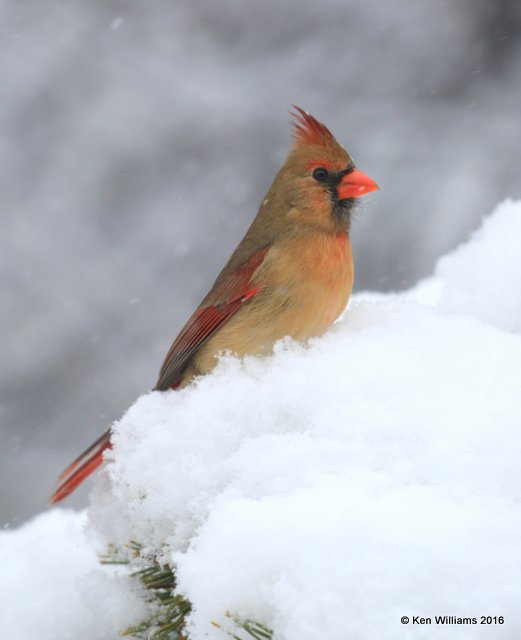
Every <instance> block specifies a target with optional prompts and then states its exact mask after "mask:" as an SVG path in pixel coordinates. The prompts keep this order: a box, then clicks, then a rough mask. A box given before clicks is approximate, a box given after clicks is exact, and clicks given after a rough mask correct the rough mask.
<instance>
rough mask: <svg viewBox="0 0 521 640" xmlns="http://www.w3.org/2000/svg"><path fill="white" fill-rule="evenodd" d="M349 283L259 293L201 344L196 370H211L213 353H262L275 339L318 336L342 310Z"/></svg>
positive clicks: (213, 362) (331, 283)
mask: <svg viewBox="0 0 521 640" xmlns="http://www.w3.org/2000/svg"><path fill="white" fill-rule="evenodd" d="M351 287H352V283H351V282H349V281H347V282H346V281H345V279H343V280H338V281H336V282H329V283H327V284H324V283H311V284H309V283H308V284H306V285H305V286H303V287H302V288H301V290H300V291H299V292H295V291H293V292H292V295H288V292H286V291H280V292H279V295H278V296H277V295H275V296H274V295H273V291H272V292H271V294H270V295H269V296H266V297H265V298H264V297H263V296H259V298H258V299H256V300H252V301H251V303H249V304H248V305H247V306H245V307H244V308H243V309H241V310H240V311H239V312H238V313H237V314H236V315H235V316H234V317H233V318H231V319H230V321H229V322H228V323H227V324H226V325H225V326H224V327H222V329H220V330H219V331H218V332H217V333H216V334H215V335H214V336H213V337H212V338H210V340H209V341H208V342H207V343H206V345H204V346H203V347H202V348H201V349H200V350H199V352H198V354H197V356H196V361H195V364H196V367H197V371H198V372H199V373H206V372H207V371H210V370H211V369H212V368H213V367H214V366H215V364H216V362H217V360H216V356H217V355H218V354H219V353H222V352H225V351H231V352H232V353H234V354H236V355H238V356H245V355H264V354H268V353H270V352H271V351H272V349H273V345H274V344H275V342H277V340H280V339H282V338H284V337H286V336H289V337H291V338H293V339H295V340H298V341H304V340H307V339H308V338H311V337H314V336H318V335H321V334H322V333H323V332H324V331H325V330H326V329H327V328H328V327H329V325H330V324H331V323H332V322H334V321H335V320H336V319H337V318H338V316H339V315H340V313H342V311H343V310H344V308H345V306H346V304H347V301H348V299H349V295H350V293H351Z"/></svg>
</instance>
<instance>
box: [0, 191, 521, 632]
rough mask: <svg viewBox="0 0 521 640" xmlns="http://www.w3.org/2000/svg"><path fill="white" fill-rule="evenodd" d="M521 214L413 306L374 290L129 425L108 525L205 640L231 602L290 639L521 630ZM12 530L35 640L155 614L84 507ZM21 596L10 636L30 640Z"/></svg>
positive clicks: (148, 406) (223, 365)
mask: <svg viewBox="0 0 521 640" xmlns="http://www.w3.org/2000/svg"><path fill="white" fill-rule="evenodd" d="M520 219H521V203H512V202H507V203H505V204H503V205H501V206H500V207H498V209H497V210H496V211H495V213H494V214H493V215H492V216H490V217H489V218H488V219H487V220H486V221H485V223H484V225H483V227H482V229H481V230H480V231H479V232H478V233H476V234H475V235H474V236H473V238H472V239H471V240H470V241H469V243H467V244H466V245H464V246H463V247H460V248H459V249H458V250H456V251H455V252H454V253H453V254H451V255H450V256H447V257H446V258H444V259H442V260H441V261H440V263H439V265H438V267H437V271H436V275H435V277H434V278H433V279H431V280H430V281H427V282H424V283H421V285H419V286H418V287H417V288H416V290H415V291H413V292H411V293H410V294H409V296H408V297H407V296H400V295H389V296H378V297H377V298H375V297H373V298H370V299H364V298H363V296H357V298H356V299H355V300H354V301H353V302H352V303H351V304H350V307H349V310H348V312H347V313H346V314H345V315H344V317H343V318H342V319H341V320H340V321H339V322H337V323H336V324H335V326H334V327H333V328H332V329H331V330H330V331H329V332H328V333H327V334H326V335H324V336H323V337H322V338H320V339H317V340H314V341H312V342H311V343H310V344H309V345H299V344H296V343H294V342H292V341H290V340H286V341H283V342H282V343H280V344H279V345H278V346H277V349H276V352H275V354H274V355H273V356H271V357H267V358H246V359H245V360H244V361H242V362H241V361H239V360H237V359H235V358H233V357H231V356H226V357H223V358H222V360H221V362H220V364H219V366H218V367H217V369H216V370H215V372H214V373H213V374H211V375H208V376H206V377H204V378H201V379H199V380H198V381H197V383H196V384H195V385H193V386H192V387H190V388H187V389H183V390H181V391H176V392H173V391H172V392H166V393H158V392H152V393H149V394H147V395H145V396H142V397H141V398H140V399H139V400H138V401H137V402H136V403H135V404H134V406H133V407H131V408H130V409H129V411H128V412H127V413H126V415H125V416H124V417H123V419H122V420H121V421H120V422H119V423H117V424H116V425H115V426H114V449H113V451H112V452H111V453H110V459H111V460H110V464H108V465H107V467H106V470H105V471H104V472H103V473H101V474H99V476H98V479H97V482H96V488H95V491H94V494H93V500H92V507H91V509H90V511H89V528H90V531H91V532H92V531H95V532H96V535H97V536H101V537H102V538H104V539H105V540H106V541H110V542H126V541H128V540H131V539H132V540H138V541H139V542H141V543H143V544H144V545H145V547H146V550H147V551H150V552H152V553H156V554H157V553H161V554H162V558H163V559H164V560H165V561H169V562H173V563H175V564H176V565H177V568H178V578H179V589H180V591H181V592H182V593H184V594H185V595H186V596H187V597H188V598H189V599H190V600H191V602H192V603H193V605H194V611H193V613H192V615H191V618H190V627H189V631H190V639H191V640H203V639H205V640H206V639H210V640H218V639H220V640H224V639H225V638H226V637H228V636H227V635H226V633H225V632H223V631H222V630H221V629H219V628H216V627H215V626H213V625H212V624H211V623H212V621H213V622H217V623H220V624H223V625H226V624H229V623H228V622H227V619H226V618H225V612H227V611H231V612H232V613H233V614H234V615H237V616H239V617H241V618H244V619H253V620H255V621H258V622H260V623H263V624H265V625H267V626H268V627H270V628H272V629H273V630H274V633H275V638H276V639H278V640H311V639H313V640H316V638H319V637H320V638H327V639H328V640H345V639H346V638H361V639H364V640H380V639H381V640H384V639H385V640H402V639H403V638H408V637H411V638H413V637H414V638H437V637H440V638H441V637H445V638H447V637H451V638H458V639H460V638H461V639H468V640H470V639H472V640H474V639H476V638H485V637H486V638H491V637H494V638H495V639H496V640H497V639H508V640H517V639H518V638H519V637H520V635H521V616H520V614H519V611H518V610H519V600H520V597H521V586H520V582H519V575H520V574H521V545H520V542H519V531H520V530H521V508H520V504H519V488H520V487H519V462H518V460H519V425H520V424H521V402H519V384H520V383H519V381H520V379H521V336H520V335H518V334H517V333H515V331H517V330H518V329H519V328H520V325H519V322H520V320H519V318H520V311H521V270H520V266H519V265H520V264H521V261H520V260H519V259H517V261H516V260H515V255H516V246H517V247H518V248H517V256H519V255H521V252H520V251H519V248H520V247H519V243H520V242H521V233H520V232H521V228H520ZM485 263H486V264H487V265H488V266H487V267H485V266H483V265H484V264H485ZM419 300H422V302H420V301H419ZM485 301H486V302H485ZM68 527H72V529H73V533H72V534H71V533H70V532H69V533H68V532H67V528H68ZM2 535H3V538H2V537H0V543H1V541H2V539H4V541H5V549H6V552H5V555H6V557H8V558H11V557H16V556H13V554H17V555H18V557H17V560H12V562H13V564H12V569H11V572H12V573H13V574H15V575H16V576H17V579H18V580H19V581H20V587H19V588H20V589H21V588H22V586H23V585H24V584H27V581H28V580H29V577H30V576H31V577H32V575H33V573H35V572H36V573H38V574H39V575H38V580H37V584H39V585H40V589H38V592H39V593H40V591H41V601H38V603H37V608H36V614H35V616H34V617H32V618H31V620H29V619H26V620H24V623H25V624H26V625H28V627H27V628H30V627H31V625H33V628H34V634H33V636H32V637H38V638H39V639H40V640H48V639H51V638H58V637H59V638H65V637H67V636H66V635H59V633H58V632H57V631H56V630H57V629H63V628H65V629H66V630H67V632H69V630H71V629H72V631H71V632H70V633H71V634H72V635H71V636H70V637H74V638H78V639H80V640H83V638H84V637H85V639H86V638H87V637H89V638H96V637H100V638H101V637H103V638H115V637H117V630H121V629H122V628H125V627H127V626H129V625H130V624H132V623H133V622H135V621H136V618H139V615H138V614H139V613H140V612H141V614H142V609H139V606H138V605H137V604H136V602H137V595H136V594H134V593H131V592H130V588H129V587H128V585H127V583H126V582H125V580H124V576H122V575H119V576H115V577H113V576H112V575H111V574H109V573H105V574H103V580H101V581H100V576H99V574H100V568H99V567H96V561H95V557H94V555H93V551H92V545H93V543H92V542H89V540H88V539H87V538H86V537H85V534H84V533H83V531H82V529H81V526H80V523H79V517H78V519H76V520H75V519H74V517H73V516H72V515H71V514H67V513H63V512H60V511H55V512H51V513H49V514H46V515H45V516H42V517H40V518H39V519H37V520H36V521H34V522H33V523H31V524H29V525H26V527H25V528H22V529H21V530H20V531H17V532H9V533H4V534H2ZM49 537H51V538H52V537H55V538H56V540H55V541H54V542H53V541H51V542H49ZM25 549H27V550H28V555H27V556H26V551H25ZM73 550H74V553H76V554H77V556H74V553H73ZM42 556H45V557H44V560H43V562H42ZM73 556H74V557H73ZM62 564H64V565H66V566H64V567H62ZM56 567H58V569H57V568H56ZM95 567H96V568H95ZM2 574H3V575H5V574H4V572H2ZM98 583H99V584H100V585H101V586H99V593H98V587H97V585H98ZM7 585H8V586H9V583H7ZM65 592H66V594H67V595H66V594H65ZM100 593H101V595H99V594H100ZM0 597H2V601H4V602H5V600H6V597H7V596H0ZM67 598H69V600H68V603H70V604H68V607H67V611H66V612H63V611H61V612H60V611H59V609H60V606H61V605H60V603H63V602H64V601H65V600H66V599H67ZM11 602H12V603H13V609H12V614H11V617H10V618H8V619H7V623H8V624H7V627H6V628H7V630H8V633H5V634H1V633H0V637H2V638H3V637H6V638H8V639H9V640H22V639H23V640H25V638H30V637H31V636H30V634H29V633H28V632H27V633H26V635H16V633H17V632H15V631H13V629H15V628H16V627H15V624H16V620H17V619H19V618H20V616H21V615H22V614H21V612H22V611H25V609H23V608H22V605H21V604H17V602H16V601H15V600H11ZM107 602H110V603H111V604H110V607H109V606H108V605H107ZM23 606H24V607H26V606H27V603H24V605H23ZM96 607H99V608H100V609H101V610H102V613H101V614H100V615H99V616H98V617H97V618H96V620H95V621H94V622H93V623H92V624H93V625H94V626H93V629H94V631H93V632H92V633H90V634H89V635H88V636H87V635H85V636H83V635H81V633H80V632H79V631H78V629H80V628H81V629H83V627H84V626H85V625H86V624H87V623H86V622H85V620H86V619H87V617H88V616H89V615H90V616H92V615H93V614H92V611H95V610H96ZM46 608H48V609H50V611H51V613H50V614H48V618H46V624H47V627H44V628H43V631H42V626H41V624H39V623H40V620H39V618H40V616H42V617H44V616H45V615H46V614H45V612H44V611H45V609H46ZM482 615H483V616H503V617H504V624H499V623H498V624H496V625H494V629H490V628H489V626H488V625H481V624H480V617H481V616H482ZM53 616H55V617H53ZM60 616H61V617H60ZM403 616H409V618H410V620H411V622H410V624H409V625H407V626H406V625H404V624H402V622H401V618H402V617H403ZM414 616H419V617H430V618H431V621H432V623H431V624H430V625H429V624H426V625H417V624H415V623H414V622H413V620H414ZM435 616H455V617H460V618H470V619H472V618H475V619H476V624H472V623H470V624H460V625H457V624H454V625H451V626H450V628H449V629H446V628H445V626H446V625H443V626H442V625H437V624H436V623H435ZM36 622H38V626H36ZM53 625H54V626H53ZM413 627H414V628H413ZM53 629H54V633H55V635H53ZM411 629H412V630H411ZM0 630H1V627H0ZM36 630H37V631H38V633H36ZM89 631H90V629H89ZM96 633H97V634H98V635H96ZM103 633H104V634H105V635H103Z"/></svg>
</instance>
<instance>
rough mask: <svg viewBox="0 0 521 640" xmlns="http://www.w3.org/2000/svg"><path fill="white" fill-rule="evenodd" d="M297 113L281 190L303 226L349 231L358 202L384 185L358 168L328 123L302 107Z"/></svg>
mask: <svg viewBox="0 0 521 640" xmlns="http://www.w3.org/2000/svg"><path fill="white" fill-rule="evenodd" d="M294 109H295V111H294V112H293V113H292V116H293V118H294V122H293V146H292V148H291V150H290V153H289V155H288V157H287V159H286V162H285V164H284V165H283V167H282V168H281V170H280V171H279V174H278V175H277V178H276V180H275V183H274V185H273V186H274V187H275V191H276V192H279V193H278V195H279V196H282V197H283V199H284V200H285V204H286V206H287V207H289V210H290V212H291V213H290V215H292V217H294V218H297V219H298V220H299V221H300V222H304V223H310V224H313V225H320V226H322V227H329V228H332V229H339V228H340V229H348V228H349V221H350V213H351V211H352V209H353V206H354V203H355V201H356V199H357V198H359V197H360V196H363V195H365V194H366V193H370V192H371V191H375V190H376V189H378V186H377V184H376V182H374V180H372V179H371V178H370V177H369V176H367V175H365V174H364V173H362V172H361V171H360V170H359V169H357V168H356V167H355V164H354V162H353V159H352V158H351V156H350V155H349V154H348V153H347V151H346V150H345V149H344V148H343V147H342V146H341V145H340V144H339V143H338V142H337V141H336V140H335V138H334V136H333V134H332V133H331V132H330V131H329V129H328V128H327V127H326V126H325V125H323V124H322V123H321V122H318V120H316V119H315V118H314V117H313V116H312V115H310V114H309V113H307V112H306V111H304V110H303V109H301V108H300V107H296V106H295V107H294ZM279 190H280V191H279Z"/></svg>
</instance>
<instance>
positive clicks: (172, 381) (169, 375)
mask: <svg viewBox="0 0 521 640" xmlns="http://www.w3.org/2000/svg"><path fill="white" fill-rule="evenodd" d="M268 249H269V247H264V248H263V249H260V250H259V251H257V252H256V253H254V254H253V255H252V256H251V257H250V258H249V259H248V260H247V261H246V262H245V263H244V264H243V265H242V266H241V267H239V268H238V269H236V270H235V271H233V272H232V273H229V274H226V272H224V275H221V276H219V278H218V279H217V280H216V282H215V284H214V286H213V288H212V290H211V291H210V293H209V294H208V295H207V296H206V298H205V299H204V301H203V304H202V305H201V306H200V307H199V308H198V309H197V310H196V311H195V313H194V314H193V315H192V317H191V318H190V319H189V320H188V322H187V323H186V325H185V326H184V327H183V329H182V330H181V333H180V334H179V335H178V336H177V338H176V339H175V341H174V344H173V345H172V347H171V348H170V351H169V352H168V354H167V356H166V358H165V361H164V362H163V366H162V367H161V373H160V375H159V381H158V383H157V385H156V387H155V388H156V389H158V390H160V391H164V390H166V389H168V388H170V387H173V388H175V387H176V386H178V385H179V384H180V382H181V380H182V376H183V372H184V370H185V369H186V367H187V366H188V364H189V361H190V359H191V358H192V357H193V355H194V354H195V353H196V351H197V350H198V349H199V348H200V347H201V346H202V345H203V344H204V343H205V342H206V341H207V340H208V338H209V337H210V336H211V335H213V334H214V333H215V332H216V331H217V329H219V327H220V326H222V325H223V324H224V323H226V322H227V321H228V320H229V319H230V318H231V317H232V316H233V315H234V313H236V312H237V311H238V310H239V309H240V308H241V306H242V305H243V304H244V303H245V302H246V301H247V300H249V299H250V298H252V297H253V296H254V295H255V294H256V293H257V291H258V287H257V286H255V285H254V284H252V277H253V274H254V273H255V271H256V270H257V269H258V267H259V266H260V265H261V264H262V261H263V260H264V257H265V255H266V253H267V252H268ZM110 435H111V434H110V429H109V430H108V431H106V432H105V433H104V434H103V435H102V436H101V437H100V438H98V439H97V440H96V442H94V443H93V444H92V445H91V446H90V447H89V448H88V449H87V450H86V451H84V452H83V453H82V454H81V455H80V456H78V457H77V458H76V460H74V461H73V462H72V463H71V464H70V465H69V466H68V467H67V468H66V469H65V471H64V472H63V473H62V474H61V475H60V478H59V479H60V485H59V486H58V488H57V489H56V491H55V492H54V493H53V495H52V496H51V499H50V500H49V504H55V503H56V502H60V500H63V498H66V497H67V496H68V495H69V494H70V493H72V492H73V491H74V489H76V487H77V486H79V485H80V484H81V483H82V482H83V480H85V478H87V476H89V475H90V474H91V473H92V472H93V471H94V470H95V469H97V468H98V467H99V466H100V464H101V463H102V462H103V453H104V451H106V450H107V449H110V447H111V446H112V445H111V442H110Z"/></svg>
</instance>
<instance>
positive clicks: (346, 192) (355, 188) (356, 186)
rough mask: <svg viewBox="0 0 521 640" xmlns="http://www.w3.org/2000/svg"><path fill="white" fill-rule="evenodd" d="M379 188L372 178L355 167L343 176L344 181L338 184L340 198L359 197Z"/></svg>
mask: <svg viewBox="0 0 521 640" xmlns="http://www.w3.org/2000/svg"><path fill="white" fill-rule="evenodd" d="M377 189H378V185H377V184H376V182H375V181H374V180H373V179H372V178H370V177H369V176H366V175H365V173H362V172H361V171H359V170H358V169H353V171H351V172H350V173H348V174H347V175H345V176H344V177H343V179H342V182H341V183H340V184H339V185H338V199H339V200H345V199H346V198H359V197H360V196H365V194H366V193H371V191H376V190H377Z"/></svg>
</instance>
